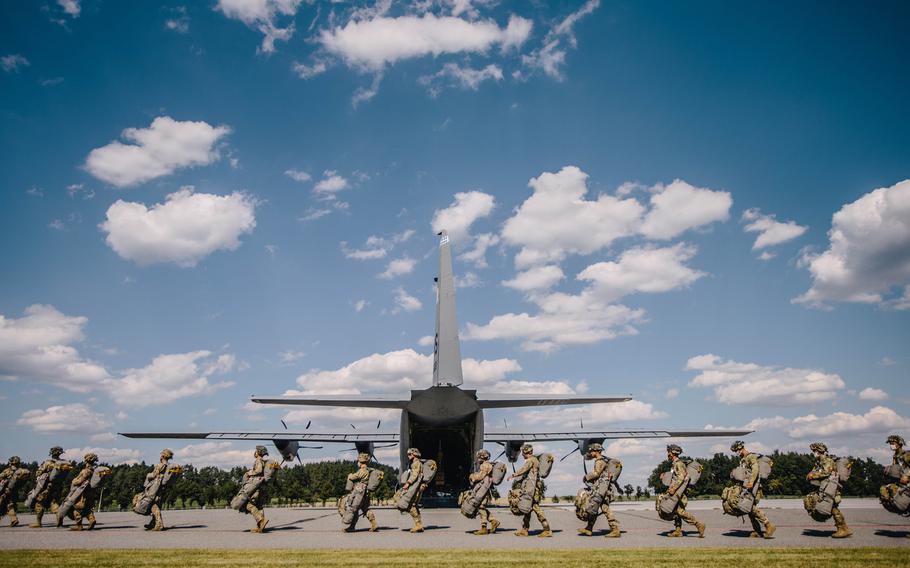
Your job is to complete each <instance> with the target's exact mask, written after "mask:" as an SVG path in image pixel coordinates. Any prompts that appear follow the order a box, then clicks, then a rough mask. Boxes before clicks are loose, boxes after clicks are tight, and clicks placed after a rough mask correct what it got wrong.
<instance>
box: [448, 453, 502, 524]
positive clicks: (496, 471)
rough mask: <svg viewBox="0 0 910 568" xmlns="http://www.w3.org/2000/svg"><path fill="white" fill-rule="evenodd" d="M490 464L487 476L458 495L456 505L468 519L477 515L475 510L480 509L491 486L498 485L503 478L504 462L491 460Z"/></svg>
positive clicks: (491, 488)
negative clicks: (491, 467) (490, 467)
mask: <svg viewBox="0 0 910 568" xmlns="http://www.w3.org/2000/svg"><path fill="white" fill-rule="evenodd" d="M492 465H493V471H492V472H490V475H489V476H488V477H486V478H484V479H483V480H481V481H480V482H478V483H475V484H474V486H473V487H471V488H470V489H468V490H467V491H462V492H461V495H459V496H458V506H459V508H460V509H461V514H462V515H464V516H465V517H467V518H469V519H473V518H474V517H476V516H477V511H479V510H480V506H481V505H482V504H483V503H484V501H485V500H486V499H487V498H488V497H489V495H490V492H491V491H492V490H493V487H494V486H496V485H499V484H500V483H502V480H503V479H505V476H506V464H504V463H499V462H493V464H492Z"/></svg>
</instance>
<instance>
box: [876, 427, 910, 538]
mask: <svg viewBox="0 0 910 568" xmlns="http://www.w3.org/2000/svg"><path fill="white" fill-rule="evenodd" d="M885 443H887V444H888V445H890V446H891V447H892V449H893V450H894V455H893V456H892V458H891V463H892V465H894V466H897V467H898V468H899V469H900V478H898V480H897V483H888V484H886V485H883V486H882V487H881V489H880V490H879V492H880V493H881V496H882V498H883V499H888V500H890V499H893V498H894V496H895V495H897V493H899V492H900V491H904V490H906V489H907V486H908V485H910V450H904V446H905V445H906V444H905V443H904V439H903V438H901V437H900V436H897V435H891V436H888V439H887V440H886V441H885ZM907 538H910V533H907Z"/></svg>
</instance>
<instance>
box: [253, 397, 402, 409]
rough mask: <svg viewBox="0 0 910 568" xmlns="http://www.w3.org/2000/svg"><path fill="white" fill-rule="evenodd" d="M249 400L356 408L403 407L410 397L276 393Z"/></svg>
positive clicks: (265, 402)
mask: <svg viewBox="0 0 910 568" xmlns="http://www.w3.org/2000/svg"><path fill="white" fill-rule="evenodd" d="M250 400H252V401H253V402H258V403H259V404H305V405H307V406H351V407H357V408H397V409H403V408H404V407H405V406H407V404H408V402H409V401H410V399H403V398H401V396H400V395H399V396H382V395H372V394H371V395H358V394H352V395H334V394H327V395H277V396H255V395H254V396H251V397H250Z"/></svg>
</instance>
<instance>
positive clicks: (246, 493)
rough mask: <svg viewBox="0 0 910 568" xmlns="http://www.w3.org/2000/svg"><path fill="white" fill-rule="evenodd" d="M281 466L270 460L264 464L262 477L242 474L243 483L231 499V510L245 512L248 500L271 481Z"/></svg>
mask: <svg viewBox="0 0 910 568" xmlns="http://www.w3.org/2000/svg"><path fill="white" fill-rule="evenodd" d="M280 467H281V466H280V465H279V464H278V462H276V461H274V460H272V461H269V462H267V463H266V464H265V467H264V468H263V470H262V475H261V476H260V475H257V476H248V475H247V474H245V473H244V474H243V483H242V484H241V485H240V491H238V492H237V495H235V496H234V498H233V499H231V509H234V510H235V511H240V512H245V510H246V505H247V503H249V502H250V499H251V498H252V497H253V495H254V494H255V493H256V492H257V491H259V489H260V488H262V487H263V486H264V485H265V484H266V483H268V482H269V480H271V479H272V476H273V475H274V474H275V470H277V469H278V468H280Z"/></svg>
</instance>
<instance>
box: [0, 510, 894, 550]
mask: <svg viewBox="0 0 910 568" xmlns="http://www.w3.org/2000/svg"><path fill="white" fill-rule="evenodd" d="M762 505H763V507H762V508H763V509H764V510H765V512H766V513H767V514H768V516H769V517H770V518H771V520H772V522H774V523H775V524H777V526H778V530H777V533H776V534H775V536H774V538H773V539H771V540H763V539H750V538H747V537H748V534H749V532H750V530H751V528H750V525H749V524H748V520H747V521H746V523H745V524H744V523H742V522H741V520H740V519H738V518H734V517H730V516H725V515H724V514H723V511H722V510H721V509H720V502H719V501H694V502H691V503H690V504H689V510H690V511H692V512H693V513H694V514H695V515H696V516H697V517H698V518H699V519H701V520H702V521H704V522H705V523H706V524H707V525H708V531H707V535H706V537H705V538H703V539H700V538H697V534H698V533H697V532H696V531H695V528H694V527H683V528H684V530H686V531H687V535H686V537H685V538H668V537H666V536H664V534H665V533H666V532H667V531H669V530H671V529H672V524H671V523H668V522H665V521H661V520H660V519H658V517H657V514H656V513H655V511H654V507H653V503H649V502H632V503H615V504H614V505H613V510H614V514H615V515H616V517H617V518H618V519H619V522H620V523H621V524H622V538H619V539H605V538H603V536H602V535H603V534H605V533H606V522H605V521H604V520H603V519H598V523H597V525H596V526H595V536H593V537H582V536H579V535H578V534H577V530H578V528H579V527H581V526H582V523H581V522H580V521H578V519H576V518H575V512H574V509H573V508H571V507H569V506H566V505H564V504H561V505H550V506H546V507H544V512H545V514H546V515H547V517H548V518H549V520H550V523H551V525H552V526H553V531H554V533H555V535H554V537H553V538H534V535H535V534H536V533H537V532H539V530H540V526H539V525H538V524H537V521H536V519H533V520H532V522H531V535H532V536H531V537H530V538H516V537H515V536H513V535H512V534H511V533H512V532H513V531H514V530H515V529H517V528H518V527H519V526H520V519H519V518H518V517H515V516H513V515H512V514H511V513H510V512H509V510H508V509H506V508H498V507H496V508H493V509H492V512H493V516H494V517H496V518H498V519H500V520H501V521H502V526H501V527H500V529H499V531H498V532H497V533H496V534H495V535H490V536H475V535H473V534H471V531H473V530H475V529H476V528H478V526H479V520H478V519H473V520H471V519H466V518H465V517H464V516H462V515H461V514H460V513H459V511H458V510H457V509H427V510H424V511H423V519H424V525H425V526H426V528H427V530H426V532H424V533H423V534H411V533H409V532H408V530H407V529H409V528H410V527H411V519H410V517H409V516H407V515H402V514H400V513H399V512H398V511H396V510H394V509H388V508H374V511H375V512H376V515H377V519H378V521H379V525H380V527H381V528H380V531H379V532H377V533H370V532H368V531H367V530H366V529H367V528H368V527H369V524H368V523H367V522H366V520H365V519H361V521H360V523H359V526H358V527H357V531H356V532H354V533H351V534H346V533H342V532H341V525H340V522H339V517H338V513H337V512H336V511H335V510H334V509H331V508H326V509H322V508H317V509H314V508H309V507H304V508H278V509H275V508H271V509H266V515H267V517H268V518H269V520H270V522H269V529H268V530H267V532H266V533H264V534H255V533H250V531H249V529H250V528H251V527H252V526H253V520H252V518H251V517H250V516H249V515H242V514H240V513H237V512H236V511H233V510H226V509H219V510H190V511H165V512H164V520H165V523H166V525H167V526H168V530H166V531H163V532H146V531H144V530H143V529H142V525H143V524H144V523H145V522H146V520H147V518H146V517H140V516H138V515H136V514H134V513H99V514H98V525H97V527H96V529H95V530H93V531H91V532H88V531H82V532H74V531H69V530H65V529H55V528H51V527H47V528H43V529H40V530H39V529H32V528H27V527H26V526H25V525H27V524H28V523H30V522H31V521H32V520H33V517H32V515H27V514H22V515H20V522H21V523H22V525H20V526H19V527H16V528H9V527H8V526H7V521H6V519H4V520H3V526H2V527H0V549H36V548H215V549H230V548H234V549H250V548H333V549H337V548H453V549H454V548H474V549H477V548H497V549H504V548H519V547H522V548H551V549H556V548H578V547H592V548H652V547H696V548H717V547H739V546H746V547H775V548H779V547H819V546H826V547H827V546H838V547H857V546H884V547H905V548H908V550H910V538H907V535H910V519H908V518H905V517H899V516H897V515H894V514H892V513H889V512H887V511H885V510H884V509H882V508H881V506H880V505H879V504H878V501H877V500H874V499H850V500H846V501H844V504H843V506H842V510H843V511H844V514H845V515H846V517H847V521H848V523H849V524H850V527H851V528H852V529H853V531H854V535H853V537H851V538H847V539H840V540H835V539H832V538H828V537H829V536H830V535H831V534H832V533H833V532H834V524H833V522H831V521H829V522H827V523H817V522H815V521H813V520H812V519H810V518H809V516H808V515H807V514H806V512H805V511H804V510H803V508H802V501H800V500H767V501H764V502H763V503H762ZM51 519H53V517H51V516H46V517H45V522H47V521H49V520H51ZM67 524H69V521H68V522H67Z"/></svg>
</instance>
